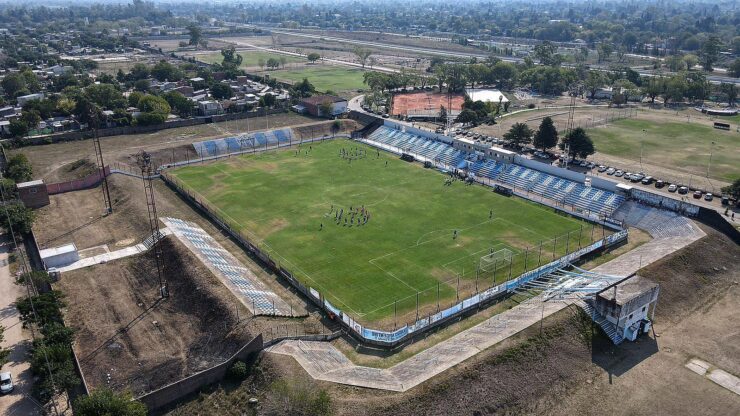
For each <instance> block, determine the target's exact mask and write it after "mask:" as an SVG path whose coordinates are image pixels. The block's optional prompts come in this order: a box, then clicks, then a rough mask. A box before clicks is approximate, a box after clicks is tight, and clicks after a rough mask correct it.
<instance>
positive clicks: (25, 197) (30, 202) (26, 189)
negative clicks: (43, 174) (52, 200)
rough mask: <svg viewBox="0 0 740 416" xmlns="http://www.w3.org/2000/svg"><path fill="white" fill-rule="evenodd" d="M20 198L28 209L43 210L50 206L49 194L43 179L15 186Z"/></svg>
mask: <svg viewBox="0 0 740 416" xmlns="http://www.w3.org/2000/svg"><path fill="white" fill-rule="evenodd" d="M15 187H16V189H18V198H19V199H20V200H21V202H23V205H25V206H26V207H27V208H41V207H44V206H47V205H49V193H48V192H47V190H46V184H45V183H44V181H43V179H36V180H35V181H29V182H21V183H18V184H16V185H15Z"/></svg>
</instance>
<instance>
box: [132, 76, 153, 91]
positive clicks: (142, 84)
mask: <svg viewBox="0 0 740 416" xmlns="http://www.w3.org/2000/svg"><path fill="white" fill-rule="evenodd" d="M151 86H152V85H151V83H150V82H149V80H148V79H140V80H138V81H136V82H134V89H135V90H136V91H139V92H149V89H150V88H151Z"/></svg>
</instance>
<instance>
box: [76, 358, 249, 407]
mask: <svg viewBox="0 0 740 416" xmlns="http://www.w3.org/2000/svg"><path fill="white" fill-rule="evenodd" d="M240 362H241V361H240ZM242 364H243V363H242ZM74 409H75V414H76V415H78V416H101V415H116V416H146V414H147V408H146V406H145V405H144V403H141V402H139V401H136V400H133V399H132V397H131V395H129V394H118V393H114V392H113V391H111V390H109V389H105V388H104V389H98V390H94V391H93V392H92V393H90V394H89V395H87V396H80V397H79V398H78V399H77V400H76V401H75V406H74Z"/></svg>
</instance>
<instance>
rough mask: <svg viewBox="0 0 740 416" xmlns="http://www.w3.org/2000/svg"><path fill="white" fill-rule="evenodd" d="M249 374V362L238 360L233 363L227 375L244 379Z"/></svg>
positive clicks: (232, 378) (233, 378)
mask: <svg viewBox="0 0 740 416" xmlns="http://www.w3.org/2000/svg"><path fill="white" fill-rule="evenodd" d="M248 375H249V370H248V369H247V364H246V363H245V362H244V361H236V362H234V364H232V365H231V367H230V368H229V371H228V372H227V373H226V377H228V378H229V379H231V380H234V381H242V380H244V379H246V378H247V376H248Z"/></svg>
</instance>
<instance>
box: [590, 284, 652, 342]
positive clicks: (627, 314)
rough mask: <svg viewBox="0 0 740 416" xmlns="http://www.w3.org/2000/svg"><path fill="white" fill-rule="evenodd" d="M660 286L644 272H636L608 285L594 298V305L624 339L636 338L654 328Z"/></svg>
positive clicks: (631, 339)
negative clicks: (643, 273)
mask: <svg viewBox="0 0 740 416" xmlns="http://www.w3.org/2000/svg"><path fill="white" fill-rule="evenodd" d="M659 292H660V287H659V286H658V284H657V283H655V282H653V281H652V280H650V279H647V278H645V277H642V276H638V275H633V276H630V277H627V278H625V279H622V280H620V281H618V282H616V283H614V284H612V285H609V286H607V287H606V288H604V289H602V290H601V291H600V292H598V293H597V294H596V296H595V298H594V309H595V310H596V312H597V313H598V314H599V315H601V316H602V317H604V318H605V319H606V320H607V321H608V322H609V323H611V324H612V325H614V328H616V333H617V334H618V335H619V336H620V337H622V338H623V339H626V340H629V341H634V340H635V339H637V336H638V335H639V334H641V333H647V332H648V331H650V328H651V325H652V319H653V316H654V315H655V306H656V305H657V303H658V293H659Z"/></svg>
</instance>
